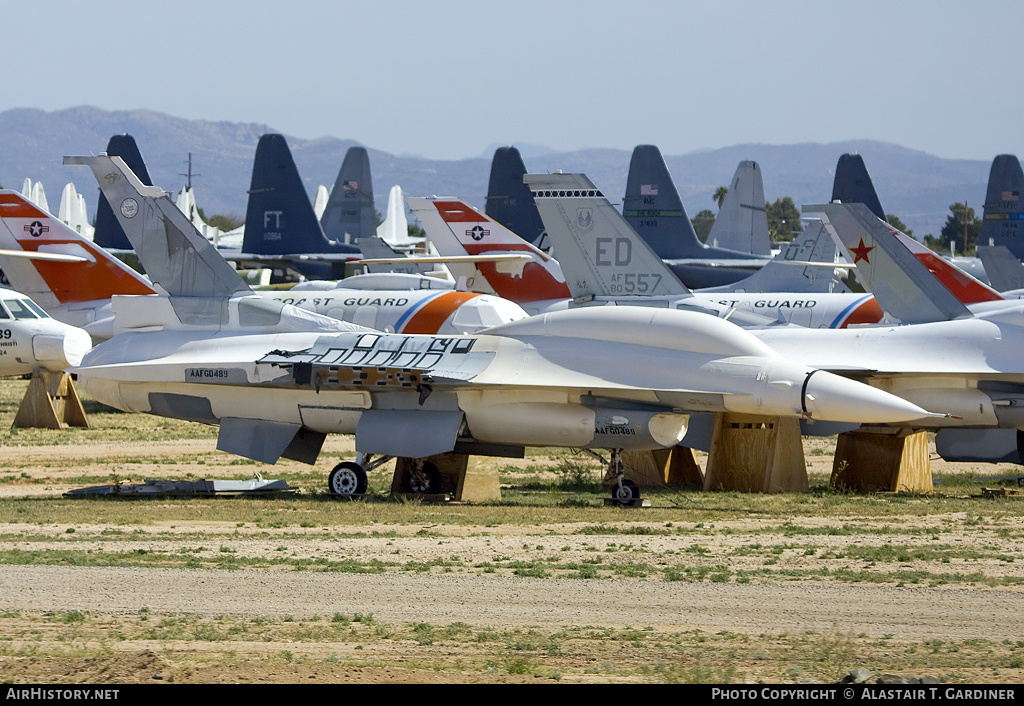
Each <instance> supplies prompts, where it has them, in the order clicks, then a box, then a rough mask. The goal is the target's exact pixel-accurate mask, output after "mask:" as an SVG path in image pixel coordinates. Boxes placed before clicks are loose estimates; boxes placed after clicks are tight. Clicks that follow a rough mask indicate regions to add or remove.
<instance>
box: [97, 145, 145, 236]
mask: <svg viewBox="0 0 1024 706" xmlns="http://www.w3.org/2000/svg"><path fill="white" fill-rule="evenodd" d="M107 154H108V155H110V156H111V157H120V158H121V159H123V160H124V163H125V164H127V165H128V168H129V169H131V170H132V172H134V173H135V176H137V177H138V178H139V181H141V182H142V183H143V184H144V185H145V186H152V185H153V180H152V179H150V177H149V170H148V169H146V162H145V161H143V159H142V153H141V152H139V146H138V145H136V144H135V138H134V137H132V136H131V135H127V134H125V135H114V136H113V137H111V138H110V140H109V141H108V142H107ZM93 242H94V243H96V244H97V245H99V246H101V247H103V248H106V249H108V250H131V249H132V244H131V243H130V242H129V241H128V236H126V235H125V234H124V229H123V228H121V224H120V223H118V221H117V218H115V217H114V212H113V211H112V210H110V204H109V203H108V202H107V197H106V196H104V195H103V192H100V200H99V203H98V204H97V205H96V230H95V231H94V235H93Z"/></svg>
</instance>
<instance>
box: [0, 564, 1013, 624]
mask: <svg viewBox="0 0 1024 706" xmlns="http://www.w3.org/2000/svg"><path fill="white" fill-rule="evenodd" d="M1022 597H1024V596H1022V594H1021V592H1020V591H1013V590H991V589H988V590H978V589H970V590H967V589H958V588H919V587H914V588H893V587H888V586H862V585H813V584H806V583H795V582H794V583H783V584H770V585H764V584H736V583H681V582H671V583H667V582H653V581H642V580H629V579H625V580H615V581H580V580H572V579H533V578H521V577H503V576H445V575H406V574H314V573H296V572H289V573H284V572H270V571H253V570H249V571H218V570H213V571H209V570H189V569H183V570H176V569H147V568H95V567H53V566H5V567H3V569H2V572H0V609H5V610H11V609H20V610H32V611H35V610H57V611H71V610H79V611H90V612H97V611H98V612H111V613H135V612H137V611H138V610H139V609H140V607H143V606H145V607H147V608H149V610H151V611H156V612H190V613H200V614H221V613H235V614H243V615H247V616H253V615H260V614H264V615H272V616H283V615H292V616H309V615H322V614H330V613H332V612H336V611H340V612H343V613H372V614H373V615H374V616H375V617H376V618H377V619H378V620H382V621H393V622H402V621H425V622H430V623H440V624H447V623H451V622H457V621H461V622H464V623H468V624H470V625H481V626H485V625H486V626H492V627H500V628H506V627H510V626H525V625H549V626H550V625H602V626H617V627H626V626H634V627H635V626H653V627H655V628H658V629H674V630H693V629H701V630H705V631H710V632H718V631H721V630H730V631H734V632H746V633H753V634H760V633H765V632H778V631H788V630H815V631H833V630H840V631H842V632H851V631H852V632H855V633H861V632H865V633H868V634H871V635H882V634H892V635H895V636H896V637H898V638H902V639H922V640H924V639H930V638H942V639H957V640H960V639H969V638H978V637H984V638H986V639H989V640H1004V639H1011V640H1016V639H1020V638H1021V636H1024V615H1022V613H1021V611H1020V603H1021V599H1022Z"/></svg>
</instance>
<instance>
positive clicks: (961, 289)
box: [886, 224, 1005, 304]
mask: <svg viewBox="0 0 1024 706" xmlns="http://www.w3.org/2000/svg"><path fill="white" fill-rule="evenodd" d="M886 225H887V226H888V228H889V230H891V231H892V232H893V234H895V236H896V238H897V239H898V240H899V241H900V242H901V243H903V244H904V245H905V246H907V249H908V250H910V252H912V253H913V254H914V257H916V258H917V259H918V260H920V261H921V262H923V263H924V266H925V267H927V268H928V270H929V271H930V272H931V273H932V274H933V275H935V277H936V278H937V279H938V280H939V282H941V283H942V286H943V287H945V288H946V289H948V290H949V291H950V292H951V293H952V294H953V296H955V297H956V298H957V299H959V300H960V301H962V302H963V303H964V304H979V303H981V302H995V301H1002V300H1004V299H1005V297H1004V296H1003V295H1002V294H1000V293H999V292H997V291H996V290H994V289H992V288H991V287H989V286H988V285H987V284H985V283H984V282H982V281H981V280H978V279H975V278H974V277H972V276H971V275H969V274H967V273H966V272H964V271H963V270H961V269H960V268H959V267H957V266H956V265H953V264H952V263H950V262H947V261H946V260H943V259H942V258H941V257H939V256H938V255H936V254H935V253H934V252H932V251H931V250H929V249H928V248H926V247H925V246H924V245H922V244H921V243H919V242H918V241H916V240H914V239H913V238H911V237H910V236H909V235H906V234H905V233H901V232H900V231H898V230H896V229H895V228H893V227H892V226H891V225H889V224H886Z"/></svg>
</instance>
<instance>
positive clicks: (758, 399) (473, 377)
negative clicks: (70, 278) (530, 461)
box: [65, 155, 929, 500]
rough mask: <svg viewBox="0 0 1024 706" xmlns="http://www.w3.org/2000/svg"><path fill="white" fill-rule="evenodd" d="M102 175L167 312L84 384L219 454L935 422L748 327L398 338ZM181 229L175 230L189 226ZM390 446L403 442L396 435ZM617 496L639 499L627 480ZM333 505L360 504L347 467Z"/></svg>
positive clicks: (700, 322) (619, 322) (120, 175)
mask: <svg viewBox="0 0 1024 706" xmlns="http://www.w3.org/2000/svg"><path fill="white" fill-rule="evenodd" d="M65 163H67V164H82V165H87V166H89V167H90V168H91V169H92V170H93V174H94V175H95V176H96V178H97V181H98V182H99V184H100V186H101V188H102V189H103V190H104V192H105V193H106V195H107V198H108V200H110V202H111V203H112V204H114V205H115V213H116V214H118V217H119V219H120V220H121V222H122V224H124V223H126V222H129V221H132V220H133V219H139V221H140V222H141V224H142V226H141V227H135V228H132V229H126V232H129V237H131V232H132V231H133V232H135V234H136V240H135V241H133V243H132V244H133V245H134V247H135V251H136V253H138V255H139V257H140V259H141V260H142V262H143V263H144V264H145V266H146V270H147V272H149V273H150V274H151V276H152V278H153V280H154V282H155V283H157V284H158V285H159V286H160V287H161V288H162V289H164V290H165V291H166V292H167V293H168V295H169V296H167V297H163V296H160V297H117V298H115V300H114V302H113V306H114V312H115V324H116V330H117V331H118V333H117V334H116V335H115V336H114V337H113V338H111V339H110V340H108V341H106V342H104V343H101V344H100V345H98V346H96V347H95V348H94V349H93V350H92V351H91V352H90V353H89V354H88V355H87V356H86V358H85V360H84V361H83V362H82V364H81V365H80V366H78V367H77V368H75V372H76V373H77V374H78V378H79V381H80V384H81V385H82V386H84V388H85V389H86V390H87V391H88V392H89V394H90V395H92V396H94V397H95V398H96V399H99V400H101V401H103V402H105V403H107V404H112V405H113V406H115V407H118V408H120V409H124V410H128V411H139V412H148V413H152V414H158V415H163V416H169V417H175V418H181V419H192V420H195V421H201V422H205V423H210V424H219V425H220V434H219V437H218V448H220V449H222V450H225V451H228V452H231V453H236V454H239V455H243V456H246V457H249V458H254V459H257V460H260V461H263V462H267V463H273V462H275V461H276V460H277V459H278V458H280V457H282V456H285V457H287V458H293V459H298V460H302V461H305V462H307V463H314V462H315V461H316V458H317V456H318V455H319V450H320V447H321V445H322V443H323V440H324V437H325V435H326V434H328V433H347V434H355V438H356V448H357V450H358V451H359V452H361V453H363V454H383V455H389V456H403V457H409V458H422V457H426V456H431V455H434V454H439V453H445V452H450V451H455V450H457V449H458V448H459V444H460V442H465V441H470V442H472V441H477V442H485V443H490V444H498V445H512V446H522V445H526V444H530V445H550V446H570V447H588V448H606V449H612V451H613V454H612V458H613V466H615V465H617V464H616V461H615V459H617V456H618V452H619V451H621V450H622V449H654V448H667V447H670V446H673V445H675V444H676V443H678V441H679V440H680V439H681V438H682V436H683V434H684V432H685V427H686V419H687V415H688V414H689V413H690V412H692V411H694V410H705V411H712V412H713V411H724V410H731V411H742V412H747V413H752V414H758V415H781V416H790V417H807V418H814V419H821V420H834V421H848V422H853V421H856V422H867V423H870V422H880V423H886V422H898V421H900V420H906V419H915V418H920V417H922V416H927V415H928V414H929V413H928V412H927V411H925V410H924V409H922V408H920V407H918V406H916V405H913V404H909V403H907V402H905V401H903V400H901V399H899V398H897V397H894V396H892V395H889V394H888V393H885V392H883V391H881V390H875V389H872V388H869V387H867V386H865V385H862V384H860V383H857V382H853V381H850V380H846V379H844V378H841V377H839V376H835V375H831V374H828V373H822V372H819V371H816V370H813V369H811V368H807V367H804V366H799V365H792V364H790V363H788V362H787V361H785V360H784V359H782V358H780V357H779V356H777V355H776V354H775V353H774V352H773V351H772V350H771V349H770V348H768V347H767V346H765V345H763V344H761V343H759V342H758V341H757V340H756V339H755V338H753V337H752V336H751V334H749V333H747V332H746V331H744V330H743V329H740V328H738V327H736V326H735V325H733V324H731V323H729V322H727V321H723V320H720V319H716V318H713V317H710V316H706V315H704V314H696V313H691V312H681V311H672V310H657V309H643V308H639V307H621V308H610V307H609V308H594V309H584V310H577V311H564V312H554V313H551V314H547V315H544V316H540V317H532V318H529V319H521V320H520V321H517V322H513V323H510V324H505V325H502V326H498V327H494V328H491V329H489V330H487V331H486V332H485V333H480V334H476V335H466V336H438V335H432V336H431V335H417V334H385V333H380V332H377V331H370V330H368V329H363V328H360V327H357V326H353V325H350V324H343V323H340V322H337V321H334V320H331V319H327V318H324V317H321V316H318V315H316V314H312V313H307V312H302V311H299V310H296V309H295V308H294V307H290V306H287V305H281V304H279V303H276V302H266V301H263V300H261V299H258V298H256V297H253V296H252V295H251V292H250V291H249V290H248V287H247V286H246V285H245V283H244V282H243V281H242V280H241V279H240V278H239V277H238V275H237V274H236V273H235V272H234V270H232V269H231V268H230V266H228V265H227V264H226V263H225V262H224V261H223V260H222V259H221V258H220V256H219V255H218V254H217V253H216V251H215V250H214V249H213V248H212V246H210V245H209V243H207V242H206V241H205V240H203V239H202V238H201V237H199V236H198V234H196V233H195V232H194V230H193V229H190V228H184V227H182V225H181V224H182V219H183V218H184V217H183V216H181V214H180V212H178V211H177V209H176V208H175V207H174V205H173V204H172V203H171V202H170V200H169V199H168V198H167V196H166V194H164V193H163V192H162V191H161V190H160V189H158V188H155V187H146V186H143V185H142V184H141V183H140V182H139V180H138V179H137V178H136V177H135V176H134V175H133V174H132V173H131V172H130V170H128V169H127V168H126V167H125V166H124V163H123V162H122V161H120V160H119V159H118V158H116V157H114V158H110V157H107V156H105V155H100V156H97V157H72V158H65ZM176 214H177V215H176ZM395 429H401V430H402V433H401V434H396V433H395ZM617 470H618V471H619V474H620V475H619V482H618V483H617V484H616V488H615V490H614V491H613V493H614V494H615V495H616V497H617V498H619V499H620V500H628V499H630V498H632V497H634V496H635V494H636V493H637V491H636V488H635V486H631V484H629V483H628V482H625V481H624V480H623V479H622V477H621V469H617ZM329 485H330V487H331V489H332V491H333V492H335V493H356V492H360V491H361V490H365V487H366V477H365V472H364V471H363V469H362V468H361V467H360V466H358V465H355V464H351V463H347V464H342V465H341V466H339V467H337V468H335V470H334V471H333V472H332V474H331V479H330V482H329Z"/></svg>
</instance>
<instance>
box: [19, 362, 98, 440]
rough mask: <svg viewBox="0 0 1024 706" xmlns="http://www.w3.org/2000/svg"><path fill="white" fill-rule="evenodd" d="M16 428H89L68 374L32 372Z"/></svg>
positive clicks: (42, 371)
mask: <svg viewBox="0 0 1024 706" xmlns="http://www.w3.org/2000/svg"><path fill="white" fill-rule="evenodd" d="M14 426H16V427H18V428H19V429H28V428H41V429H63V428H65V427H69V426H71V427H84V428H86V429H88V428H89V419H88V417H86V416H85V408H84V407H82V400H81V399H79V397H78V392H77V390H75V384H74V382H72V380H71V376H70V375H68V374H67V373H64V372H60V373H51V372H50V371H49V370H43V369H42V368H40V369H38V370H36V371H35V372H34V373H32V380H31V382H29V384H28V389H27V390H26V391H25V397H24V398H23V399H22V400H21V406H20V407H19V408H18V414H17V415H16V416H15V417H14Z"/></svg>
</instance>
